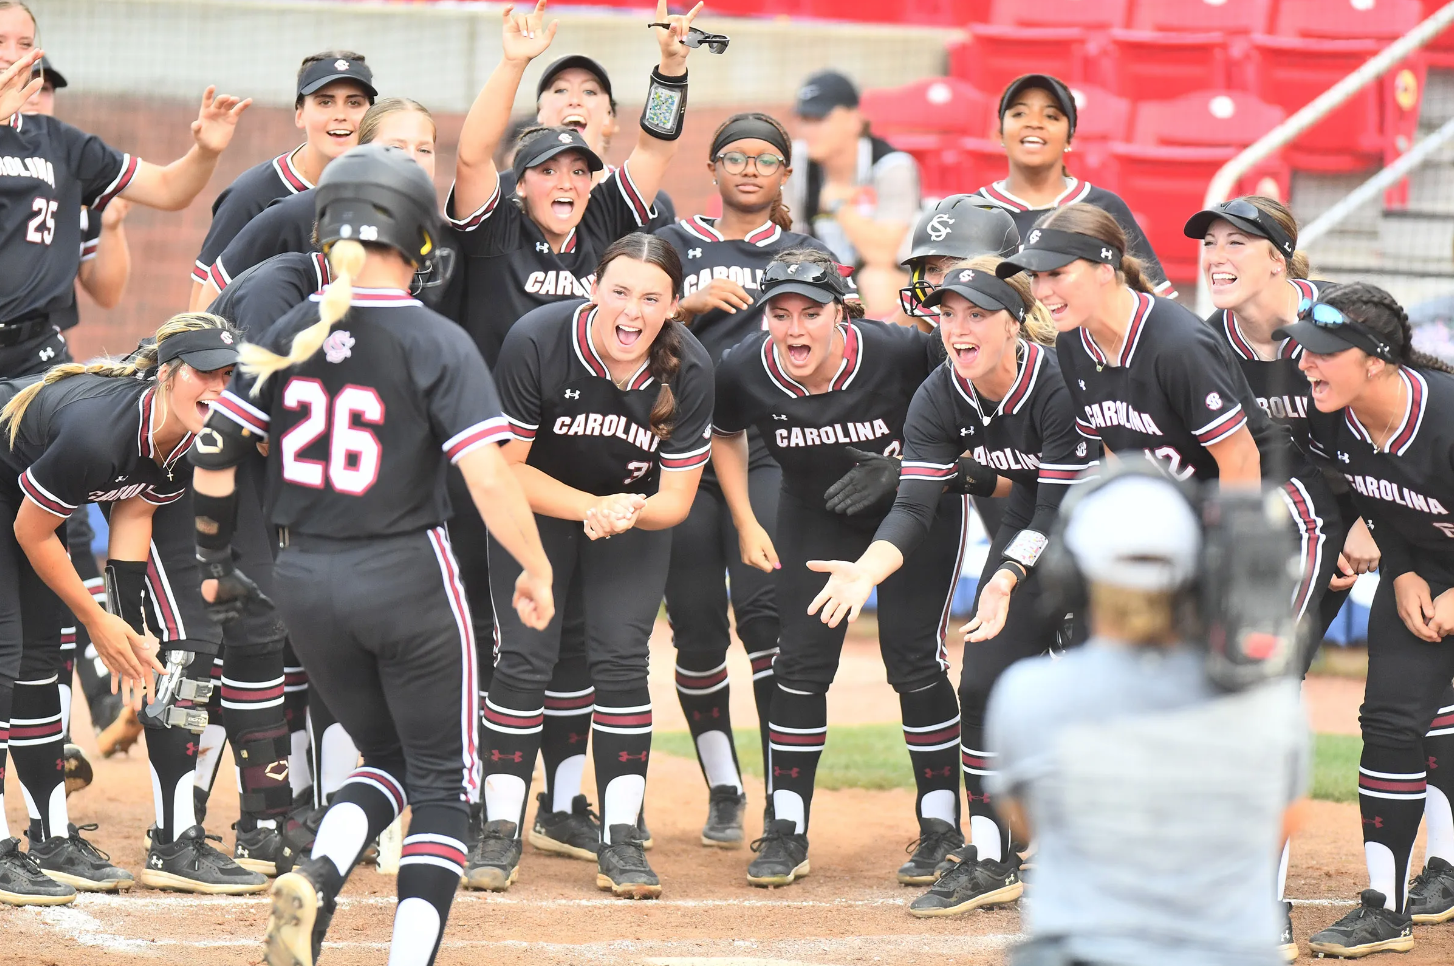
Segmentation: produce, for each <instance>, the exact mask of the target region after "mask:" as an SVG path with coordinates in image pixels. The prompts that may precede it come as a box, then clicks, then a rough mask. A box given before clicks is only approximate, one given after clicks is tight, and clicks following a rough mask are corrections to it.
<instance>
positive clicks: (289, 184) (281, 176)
mask: <svg viewBox="0 0 1454 966" xmlns="http://www.w3.org/2000/svg"><path fill="white" fill-rule="evenodd" d="M294 150H297V149H296V148H295V149H294ZM273 170H274V171H276V172H277V173H278V180H279V181H281V182H282V183H283V187H285V188H287V189H288V193H289V194H294V195H295V194H297V193H298V192H300V191H306V190H308V189H309V188H312V187H314V185H313V182H311V181H309V180H308V179H307V178H305V177H303V176H302V175H301V174H299V173H298V169H297V168H295V167H293V152H292V151H289V152H288V153H287V154H280V155H278V156H277V157H276V158H273Z"/></svg>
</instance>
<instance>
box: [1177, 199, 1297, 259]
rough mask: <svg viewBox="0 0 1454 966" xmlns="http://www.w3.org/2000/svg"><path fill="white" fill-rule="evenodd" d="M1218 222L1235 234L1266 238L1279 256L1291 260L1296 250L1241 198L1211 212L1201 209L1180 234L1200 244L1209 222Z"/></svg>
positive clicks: (1276, 227) (1264, 215) (1277, 227)
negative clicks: (1241, 233)
mask: <svg viewBox="0 0 1454 966" xmlns="http://www.w3.org/2000/svg"><path fill="white" fill-rule="evenodd" d="M1219 220H1220V221H1225V222H1227V223H1229V224H1231V225H1232V226H1233V227H1235V228H1236V229H1237V230H1239V231H1242V232H1245V233H1246V234H1248V235H1255V236H1256V237H1258V238H1266V239H1267V240H1268V241H1270V242H1272V247H1273V248H1276V249H1277V250H1278V251H1280V252H1282V254H1283V255H1284V256H1286V257H1287V258H1291V257H1292V256H1293V252H1294V251H1295V249H1296V248H1297V246H1296V245H1295V244H1294V243H1293V240H1292V239H1291V238H1289V237H1288V234H1287V232H1285V231H1283V230H1282V226H1281V225H1279V224H1278V223H1277V221H1276V220H1275V219H1273V218H1272V217H1271V216H1270V215H1268V214H1267V212H1265V211H1263V210H1262V209H1261V208H1259V207H1257V206H1256V205H1254V204H1253V203H1252V202H1250V201H1248V200H1247V199H1245V198H1233V199H1232V200H1231V201H1224V202H1222V203H1221V204H1219V205H1217V206H1215V207H1213V208H1204V209H1202V210H1201V211H1199V212H1197V213H1196V214H1194V215H1192V216H1191V217H1190V218H1188V219H1187V221H1186V227H1185V228H1183V229H1182V233H1183V234H1185V235H1186V237H1188V238H1195V239H1197V240H1198V241H1200V240H1201V239H1203V238H1205V237H1206V234H1207V229H1208V228H1210V227H1211V226H1212V222H1214V221H1219Z"/></svg>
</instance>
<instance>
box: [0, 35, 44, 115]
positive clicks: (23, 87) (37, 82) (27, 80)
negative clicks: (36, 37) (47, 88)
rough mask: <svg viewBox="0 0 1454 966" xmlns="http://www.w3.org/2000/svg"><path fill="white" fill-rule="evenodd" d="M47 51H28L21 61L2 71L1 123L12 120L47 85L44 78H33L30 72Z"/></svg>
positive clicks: (0, 92)
mask: <svg viewBox="0 0 1454 966" xmlns="http://www.w3.org/2000/svg"><path fill="white" fill-rule="evenodd" d="M44 53H45V51H43V50H41V49H39V48H36V49H34V50H30V51H27V52H26V53H25V54H23V55H22V56H21V58H20V59H19V60H17V61H16V62H15V63H13V64H11V65H10V66H9V67H7V68H5V69H4V70H3V71H0V123H3V122H5V121H8V120H10V117H11V115H13V114H15V113H16V112H18V111H19V110H20V109H21V108H22V107H24V106H25V102H26V101H28V100H30V99H31V98H32V97H34V96H35V93H36V92H37V91H39V90H40V89H41V86H42V85H43V84H44V83H45V78H44V77H36V78H33V79H32V78H31V76H30V71H31V69H32V68H33V67H34V66H35V62H36V61H38V60H40V58H41V56H42V55H43V54H44Z"/></svg>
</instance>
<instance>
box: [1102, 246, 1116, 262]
mask: <svg viewBox="0 0 1454 966" xmlns="http://www.w3.org/2000/svg"><path fill="white" fill-rule="evenodd" d="M1115 255H1116V253H1115V252H1113V251H1111V250H1110V249H1109V248H1102V249H1101V258H1104V259H1105V260H1106V261H1108V262H1109V261H1110V260H1111V259H1112V258H1114V257H1115Z"/></svg>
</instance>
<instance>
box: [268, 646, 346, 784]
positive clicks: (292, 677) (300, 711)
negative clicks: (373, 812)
mask: <svg viewBox="0 0 1454 966" xmlns="http://www.w3.org/2000/svg"><path fill="white" fill-rule="evenodd" d="M308 698H309V689H308V672H307V671H305V670H303V662H302V661H300V660H298V655H296V654H294V653H293V644H292V642H291V641H284V642H283V720H285V721H287V722H288V739H289V743H290V744H291V746H292V752H291V753H290V754H289V755H288V784H289V786H290V787H291V788H292V789H293V797H294V798H297V797H298V796H300V795H302V794H303V793H304V792H306V791H307V790H308V786H309V785H311V784H313V781H314V780H315V779H316V777H317V776H316V775H314V773H313V766H314V765H315V764H316V761H314V760H313V759H310V758H309V755H308V752H309V744H308V741H309V738H308V736H309V731H308V703H309V702H308ZM352 770H353V765H352V764H350V765H349V771H352ZM313 798H314V800H315V801H314V803H315V805H316V804H320V803H323V799H322V797H321V796H320V795H319V793H318V790H317V789H316V788H315V789H314V791H313Z"/></svg>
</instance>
